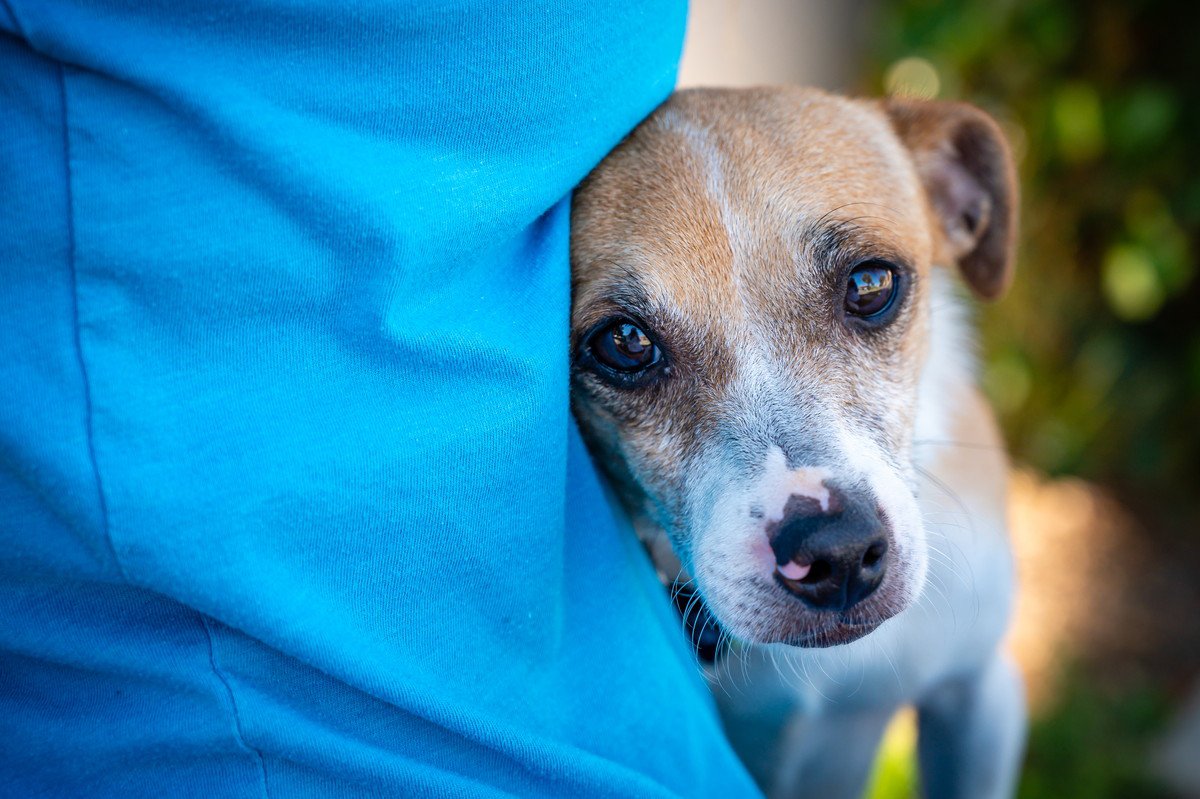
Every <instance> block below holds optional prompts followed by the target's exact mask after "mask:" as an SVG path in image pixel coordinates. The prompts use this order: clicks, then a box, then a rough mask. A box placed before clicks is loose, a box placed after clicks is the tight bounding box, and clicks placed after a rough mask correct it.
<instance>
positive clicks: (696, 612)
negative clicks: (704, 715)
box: [670, 580, 887, 663]
mask: <svg viewBox="0 0 1200 799" xmlns="http://www.w3.org/2000/svg"><path fill="white" fill-rule="evenodd" d="M670 591H671V598H672V600H674V602H675V608H676V610H678V611H679V615H680V617H681V619H682V621H683V626H684V631H685V632H686V633H687V635H688V639H689V640H690V641H691V644H692V649H693V651H694V652H695V654H696V658H697V659H698V660H699V661H700V662H701V663H715V662H716V661H717V660H719V659H720V658H721V656H722V655H723V654H724V653H725V651H726V650H727V649H728V647H729V643H730V641H731V640H732V639H731V638H730V636H729V634H728V633H726V632H725V630H724V629H723V628H722V627H721V623H720V622H719V621H718V620H717V617H716V616H715V615H713V613H712V611H711V610H709V608H708V605H707V604H706V603H705V602H704V598H703V597H701V596H700V594H699V592H697V591H696V589H695V588H693V587H692V584H691V581H687V582H683V581H680V580H676V581H675V583H674V584H673V585H672V586H671V588H670ZM823 615H824V616H825V618H824V619H822V623H820V624H818V625H817V626H815V627H814V628H812V629H811V630H806V631H804V632H801V633H796V634H793V635H790V636H789V637H787V638H786V639H783V640H780V641H777V642H776V643H781V644H786V645H788V646H798V647H804V648H805V649H822V648H825V647H830V646H840V645H842V644H849V643H851V642H853V641H857V640H858V639H859V638H862V637H864V636H867V635H869V634H871V633H873V632H874V631H875V630H876V629H878V628H879V625H881V624H883V622H885V621H887V618H886V617H885V618H879V619H870V620H868V619H863V618H861V617H855V616H854V614H853V613H851V612H845V613H838V614H823Z"/></svg>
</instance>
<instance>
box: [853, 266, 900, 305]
mask: <svg viewBox="0 0 1200 799" xmlns="http://www.w3.org/2000/svg"><path fill="white" fill-rule="evenodd" d="M895 278H896V274H895V271H894V269H893V268H892V266H891V265H890V264H886V263H883V262H882V261H868V262H866V263H862V264H859V265H858V266H856V267H855V268H854V271H852V272H851V273H850V278H849V280H848V281H847V283H846V312H847V313H851V314H854V315H855V316H864V317H866V316H876V315H878V314H881V313H883V312H884V311H886V310H887V309H888V306H890V305H891V304H892V300H893V299H894V298H895V295H896V279H895Z"/></svg>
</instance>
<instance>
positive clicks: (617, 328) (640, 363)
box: [588, 319, 662, 375]
mask: <svg viewBox="0 0 1200 799" xmlns="http://www.w3.org/2000/svg"><path fill="white" fill-rule="evenodd" d="M588 349H589V350H591V353H592V356H593V357H594V358H595V359H596V360H597V361H599V362H600V363H601V364H603V365H604V366H607V367H608V368H609V369H612V370H613V371H614V372H621V373H623V374H629V375H632V374H636V373H638V372H641V371H643V370H645V369H648V368H649V367H651V366H653V365H654V364H656V363H658V362H659V360H660V359H661V358H662V352H660V351H659V349H658V345H657V344H655V343H654V340H653V339H651V338H650V336H648V335H647V334H646V332H645V331H644V330H642V328H640V327H638V325H637V324H636V323H634V322H632V321H630V320H628V319H619V320H617V321H615V322H612V323H610V324H608V325H605V326H604V327H602V328H600V329H599V330H597V331H596V332H595V333H593V334H592V337H591V338H590V339H589V340H588Z"/></svg>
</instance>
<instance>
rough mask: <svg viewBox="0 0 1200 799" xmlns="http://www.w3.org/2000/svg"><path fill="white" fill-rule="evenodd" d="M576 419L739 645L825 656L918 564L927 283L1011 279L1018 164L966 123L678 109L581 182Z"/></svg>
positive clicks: (835, 107) (853, 107) (746, 105)
mask: <svg viewBox="0 0 1200 799" xmlns="http://www.w3.org/2000/svg"><path fill="white" fill-rule="evenodd" d="M572 214H573V215H572V225H573V232H572V268H573V292H574V294H573V310H572V324H571V326H572V331H571V348H572V354H573V364H572V380H573V397H574V407H575V413H576V416H577V418H578V420H579V422H580V424H581V427H582V428H583V430H584V433H585V435H586V436H587V438H588V441H589V444H590V446H591V447H592V451H593V453H594V454H595V455H596V456H597V459H598V460H599V462H600V463H601V465H602V466H603V467H604V468H605V470H606V471H607V472H608V474H609V476H610V477H611V479H612V480H613V482H614V484H615V485H616V487H617V489H618V490H619V492H620V494H621V496H622V499H623V501H624V502H625V503H626V505H627V506H628V508H629V510H630V511H631V513H632V514H633V515H634V517H635V520H637V521H638V522H639V523H640V524H641V525H642V526H650V527H655V528H659V529H661V530H663V531H665V532H666V534H667V535H668V536H669V538H670V541H671V543H672V545H673V548H674V551H675V553H676V554H677V556H678V558H679V560H680V562H681V564H682V566H683V567H684V568H685V569H686V571H687V572H688V573H690V575H691V576H692V577H693V578H694V579H695V581H696V586H697V587H698V589H699V591H700V593H701V594H702V595H703V597H704V598H705V600H706V601H707V603H708V606H709V608H710V609H711V610H712V611H713V613H714V614H715V615H716V617H717V618H718V620H719V621H720V622H721V624H722V625H723V626H724V628H725V629H726V630H727V631H728V632H730V633H732V634H733V635H735V636H737V637H739V638H742V639H744V640H750V641H757V642H764V643H765V642H786V643H790V644H797V645H803V646H826V645H831V644H837V643H844V642H847V641H851V640H854V639H856V638H858V637H860V636H862V635H865V634H866V633H868V632H870V631H871V630H873V629H875V628H876V627H877V626H878V625H879V624H880V623H881V622H883V621H884V620H885V619H887V618H889V617H891V616H893V615H895V614H896V613H898V612H899V611H901V610H902V609H904V608H905V607H907V606H908V605H909V604H910V603H911V602H912V601H913V599H914V597H915V596H916V595H917V594H918V592H919V591H920V589H921V586H922V583H923V581H924V575H925V571H926V559H927V554H926V543H925V536H924V529H923V526H922V521H921V517H920V513H919V511H918V508H917V504H916V501H915V498H914V488H915V474H914V467H913V464H912V460H911V455H910V446H911V443H912V441H911V439H912V430H913V422H914V414H915V407H916V399H917V397H916V391H917V383H918V378H919V376H920V374H921V369H922V365H923V363H924V360H925V354H926V349H927V346H928V333H927V327H928V319H927V317H928V313H929V308H928V306H929V301H930V300H929V287H928V286H929V281H930V270H931V269H932V268H933V267H932V264H934V263H953V264H957V265H958V266H959V267H960V268H961V270H962V272H963V274H964V276H965V278H966V281H967V283H968V284H969V285H970V286H972V287H973V288H974V289H975V290H976V292H977V293H979V294H980V295H982V296H986V297H990V296H995V295H996V294H998V293H1000V292H1001V291H1002V290H1003V288H1004V286H1005V285H1006V282H1007V279H1008V273H1009V252H1010V249H1011V240H1012V237H1013V223H1014V206H1013V181H1012V176H1011V164H1010V161H1009V158H1008V155H1007V150H1006V148H1005V147H1004V144H1003V141H1002V139H1001V137H1000V136H999V134H998V132H997V130H996V127H995V125H994V124H993V123H992V122H991V121H990V120H988V119H987V118H986V117H985V116H984V115H982V114H981V113H980V112H978V111H976V110H974V109H971V108H969V107H966V106H961V105H950V104H936V103H890V104H883V103H873V102H867V101H851V100H846V99H842V98H836V97H831V96H828V95H825V94H822V93H819V92H815V91H810V90H796V89H790V90H789V89H762V90H743V91H694V92H685V93H682V94H678V95H676V96H675V97H673V98H672V99H671V100H670V101H668V102H667V103H666V104H665V105H664V106H663V107H662V108H660V109H659V110H658V111H657V112H656V113H655V114H654V115H653V116H652V117H651V118H650V119H649V120H647V121H646V122H645V123H643V124H642V126H640V127H639V128H638V129H637V130H636V131H635V132H634V133H633V134H631V136H630V137H629V138H628V139H627V140H626V141H625V142H624V143H623V144H622V145H621V147H619V148H618V149H617V150H616V151H615V152H614V153H613V154H612V155H610V156H609V157H608V158H607V159H606V160H605V161H604V163H602V164H601V165H600V166H599V167H598V168H597V169H596V171H595V172H593V174H592V175H591V176H590V177H589V178H588V180H587V181H586V182H585V183H584V185H583V186H582V187H581V188H580V189H579V191H578V192H577V194H576V197H575V204H574V208H573V212H572Z"/></svg>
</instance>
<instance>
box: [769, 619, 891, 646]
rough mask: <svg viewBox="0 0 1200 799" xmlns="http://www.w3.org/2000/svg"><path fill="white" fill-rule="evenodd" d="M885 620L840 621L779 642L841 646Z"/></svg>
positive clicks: (795, 644)
mask: <svg viewBox="0 0 1200 799" xmlns="http://www.w3.org/2000/svg"><path fill="white" fill-rule="evenodd" d="M884 621H886V619H880V620H878V621H870V622H863V623H855V622H846V621H839V622H835V623H834V624H831V625H828V626H826V627H824V628H821V629H817V630H812V631H810V632H805V633H801V634H798V635H793V636H790V637H786V638H783V639H781V640H779V641H778V642H777V643H781V644H787V645H788V646H799V647H803V648H805V649H824V648H826V647H830V646H841V645H842V644H848V643H851V642H852V641H857V640H858V639H859V638H862V637H864V636H866V635H870V634H871V633H873V632H875V630H876V629H878V627H879V625H881V624H883V622H884ZM764 643H768V642H764Z"/></svg>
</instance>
